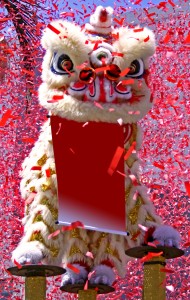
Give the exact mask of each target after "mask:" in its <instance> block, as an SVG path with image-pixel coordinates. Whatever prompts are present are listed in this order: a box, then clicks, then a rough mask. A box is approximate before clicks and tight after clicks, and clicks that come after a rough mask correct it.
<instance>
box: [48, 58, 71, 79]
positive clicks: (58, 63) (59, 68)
mask: <svg viewBox="0 0 190 300" xmlns="http://www.w3.org/2000/svg"><path fill="white" fill-rule="evenodd" d="M51 71H52V72H53V73H55V74H57V75H68V74H69V73H70V72H74V70H73V62H72V60H71V59H70V57H69V56H68V55H66V54H60V53H54V56H53V59H52V62H51Z"/></svg>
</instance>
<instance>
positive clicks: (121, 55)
mask: <svg viewBox="0 0 190 300" xmlns="http://www.w3.org/2000/svg"><path fill="white" fill-rule="evenodd" d="M112 56H119V57H123V56H124V55H123V53H120V52H112Z"/></svg>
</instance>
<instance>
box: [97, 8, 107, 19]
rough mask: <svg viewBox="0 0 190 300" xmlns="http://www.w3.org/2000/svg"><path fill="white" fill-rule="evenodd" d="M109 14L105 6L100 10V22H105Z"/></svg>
mask: <svg viewBox="0 0 190 300" xmlns="http://www.w3.org/2000/svg"><path fill="white" fill-rule="evenodd" d="M107 16H108V13H107V10H106V9H105V8H104V9H102V10H101V12H100V16H99V20H100V22H102V23H104V22H106V21H107Z"/></svg>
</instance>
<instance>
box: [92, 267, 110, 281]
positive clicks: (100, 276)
mask: <svg viewBox="0 0 190 300" xmlns="http://www.w3.org/2000/svg"><path fill="white" fill-rule="evenodd" d="M93 271H95V272H94V274H93V275H92V276H91V278H90V283H91V284H106V285H112V284H113V282H114V281H115V274H114V271H113V269H112V268H111V267H108V266H106V265H98V266H96V267H94V269H93Z"/></svg>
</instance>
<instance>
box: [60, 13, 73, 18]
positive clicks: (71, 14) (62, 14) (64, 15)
mask: <svg viewBox="0 0 190 300" xmlns="http://www.w3.org/2000/svg"><path fill="white" fill-rule="evenodd" d="M60 16H61V17H64V18H67V17H71V18H74V16H75V14H74V12H62V13H60Z"/></svg>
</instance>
